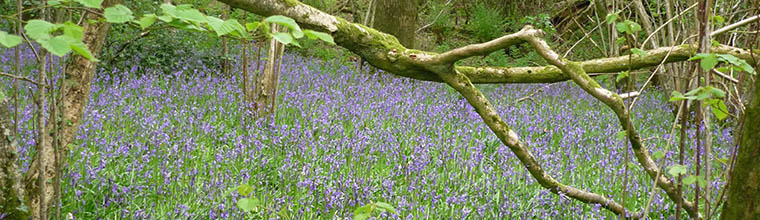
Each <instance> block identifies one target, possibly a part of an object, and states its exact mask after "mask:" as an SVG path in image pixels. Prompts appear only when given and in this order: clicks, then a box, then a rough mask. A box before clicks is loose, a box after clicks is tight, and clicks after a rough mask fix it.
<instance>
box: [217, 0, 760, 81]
mask: <svg viewBox="0 0 760 220" xmlns="http://www.w3.org/2000/svg"><path fill="white" fill-rule="evenodd" d="M220 1H221V2H224V3H226V4H229V5H231V6H233V7H236V8H241V9H243V10H246V11H249V12H253V13H256V14H259V15H263V16H269V15H285V16H288V17H291V18H293V19H295V20H296V22H298V23H299V24H300V25H302V26H305V27H307V28H310V29H314V30H318V31H323V32H327V33H330V34H331V35H332V36H333V38H335V42H336V43H337V44H338V45H339V46H341V47H344V48H346V49H348V50H350V51H351V52H354V53H356V54H357V55H359V56H360V57H362V59H364V60H366V61H367V62H369V63H370V64H372V65H373V66H375V67H377V68H380V69H383V70H385V71H387V72H390V73H392V74H396V75H399V76H403V77H408V78H413V79H419V80H425V81H435V82H443V80H442V79H441V78H440V77H439V76H438V75H437V74H435V73H434V72H432V71H430V70H428V69H426V68H422V67H421V66H419V63H418V62H417V61H418V59H419V58H420V57H433V56H438V55H441V56H439V57H440V58H444V57H445V58H446V61H450V60H456V59H460V58H462V57H468V56H473V55H483V54H487V53H488V52H489V51H495V50H498V49H495V48H499V47H500V46H499V45H493V44H498V43H501V44H515V43H519V42H522V41H521V40H519V39H515V38H512V37H510V35H507V36H504V37H502V38H499V39H501V40H499V39H497V40H494V41H490V42H486V43H483V44H475V45H470V46H466V47H463V48H460V49H458V50H459V51H457V50H454V51H450V52H448V53H449V54H448V55H447V54H438V53H434V52H428V51H420V50H411V49H407V48H405V47H404V46H403V45H401V44H400V43H399V42H398V40H397V39H396V38H395V37H393V36H392V35H388V34H385V33H382V32H379V31H377V30H375V29H373V28H370V27H367V26H364V25H361V24H357V23H351V22H348V21H346V20H344V19H342V18H339V17H335V16H332V15H330V14H327V13H324V12H322V11H319V10H317V9H315V8H312V7H310V6H308V5H305V4H303V3H300V2H298V1H295V0H220ZM503 38H506V39H511V40H509V41H508V40H505V39H503ZM512 40H514V41H512ZM486 46H489V47H486ZM484 48H486V49H485V50H484ZM669 51H670V55H667V54H668V52H669ZM696 51H697V47H696V46H693V45H689V44H684V45H676V46H668V47H660V48H656V49H652V50H648V51H647V56H645V57H640V56H638V55H633V57H632V59H631V62H630V64H629V62H628V59H629V58H628V55H626V56H619V57H610V58H601V59H593V60H588V61H582V62H580V65H581V67H582V68H583V70H584V71H585V72H586V73H589V74H592V73H612V72H619V71H624V70H628V68H629V67H630V68H631V69H639V68H645V67H650V66H657V65H659V64H660V63H661V62H662V61H663V59H666V60H665V63H670V62H678V61H684V60H687V59H688V58H689V57H691V56H693V55H694V54H695V53H696ZM710 51H712V52H714V53H723V54H731V55H734V56H736V57H739V58H742V59H745V60H747V61H748V62H749V63H750V64H755V63H757V62H758V61H757V60H753V59H752V56H750V53H749V52H750V51H748V50H745V49H741V48H736V47H730V46H725V45H718V46H714V47H712V48H711V49H710ZM756 53H760V50H757V52H756ZM455 68H456V70H457V71H458V72H460V73H461V74H464V75H465V76H467V78H469V79H470V81H471V82H472V83H475V84H485V83H551V82H560V81H566V80H570V77H569V76H567V75H565V74H564V73H562V71H561V70H560V69H558V68H557V67H555V66H553V65H548V66H538V67H493V66H492V67H471V66H456V67H455Z"/></svg>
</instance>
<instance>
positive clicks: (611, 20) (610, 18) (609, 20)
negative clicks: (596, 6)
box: [606, 12, 620, 24]
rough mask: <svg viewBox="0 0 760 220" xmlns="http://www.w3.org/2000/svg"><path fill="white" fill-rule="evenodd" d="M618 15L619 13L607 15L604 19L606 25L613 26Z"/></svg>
mask: <svg viewBox="0 0 760 220" xmlns="http://www.w3.org/2000/svg"><path fill="white" fill-rule="evenodd" d="M618 13H619V12H616V13H609V14H607V18H606V20H607V24H614V23H615V21H617V19H618V17H620V15H618Z"/></svg>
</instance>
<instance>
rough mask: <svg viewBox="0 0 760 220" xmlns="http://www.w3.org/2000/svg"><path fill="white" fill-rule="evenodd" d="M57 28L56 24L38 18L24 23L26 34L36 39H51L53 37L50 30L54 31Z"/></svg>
mask: <svg viewBox="0 0 760 220" xmlns="http://www.w3.org/2000/svg"><path fill="white" fill-rule="evenodd" d="M55 29H56V25H54V24H52V23H50V22H47V21H43V20H37V19H35V20H30V21H29V22H27V23H26V25H24V30H25V31H26V34H27V35H28V36H29V37H30V38H32V39H34V40H36V41H40V40H46V39H50V38H51V37H52V36H50V32H52V31H54V30H55Z"/></svg>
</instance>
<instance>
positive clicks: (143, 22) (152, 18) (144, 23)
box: [139, 14, 158, 30]
mask: <svg viewBox="0 0 760 220" xmlns="http://www.w3.org/2000/svg"><path fill="white" fill-rule="evenodd" d="M157 18H158V16H156V15H155V14H147V15H143V17H142V18H140V21H139V23H140V28H142V29H143V30H145V28H148V27H150V26H151V25H153V24H154V23H156V19H157Z"/></svg>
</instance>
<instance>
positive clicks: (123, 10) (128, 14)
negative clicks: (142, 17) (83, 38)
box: [103, 4, 135, 24]
mask: <svg viewBox="0 0 760 220" xmlns="http://www.w3.org/2000/svg"><path fill="white" fill-rule="evenodd" d="M103 16H104V17H106V21H107V22H109V23H117V24H122V23H125V22H127V21H130V20H132V19H134V18H135V16H132V10H129V8H127V6H124V5H122V4H118V5H114V6H112V7H108V8H106V10H105V11H104V12H103Z"/></svg>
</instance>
